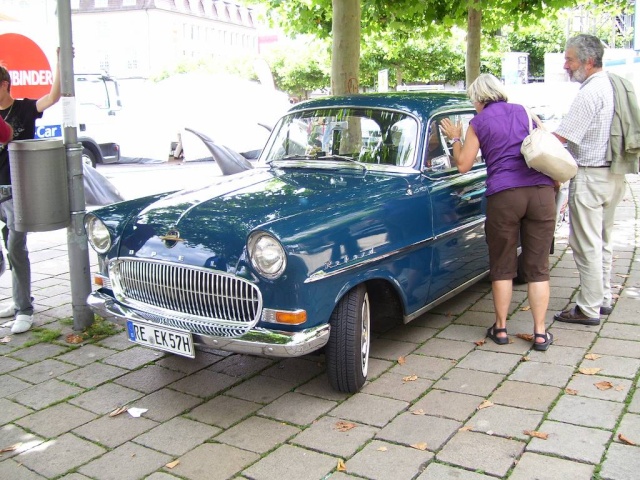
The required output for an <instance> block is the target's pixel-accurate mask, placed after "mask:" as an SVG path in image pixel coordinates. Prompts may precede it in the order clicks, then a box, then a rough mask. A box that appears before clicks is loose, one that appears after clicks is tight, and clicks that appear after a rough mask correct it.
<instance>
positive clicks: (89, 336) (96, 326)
mask: <svg viewBox="0 0 640 480" xmlns="http://www.w3.org/2000/svg"><path fill="white" fill-rule="evenodd" d="M121 331H122V327H120V326H118V325H116V324H114V323H111V322H108V321H106V320H105V319H104V318H102V317H100V316H99V315H96V316H95V320H94V321H93V323H92V324H91V325H90V326H89V327H87V328H85V329H84V330H83V332H82V336H83V337H84V338H85V339H86V340H101V339H103V338H105V337H110V336H111V335H115V334H116V333H119V332H121Z"/></svg>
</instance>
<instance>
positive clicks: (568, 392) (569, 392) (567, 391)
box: [564, 388, 578, 395]
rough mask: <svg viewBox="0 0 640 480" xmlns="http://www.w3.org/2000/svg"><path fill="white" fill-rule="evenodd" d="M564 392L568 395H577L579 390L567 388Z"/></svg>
mask: <svg viewBox="0 0 640 480" xmlns="http://www.w3.org/2000/svg"><path fill="white" fill-rule="evenodd" d="M564 393H566V394H567V395H577V394H578V391H577V390H574V389H573V388H565V389H564Z"/></svg>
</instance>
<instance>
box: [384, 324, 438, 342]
mask: <svg viewBox="0 0 640 480" xmlns="http://www.w3.org/2000/svg"><path fill="white" fill-rule="evenodd" d="M436 333H438V330H436V329H435V328H426V327H418V326H414V325H413V324H411V325H399V326H397V327H394V328H392V329H391V330H388V331H386V332H384V333H383V334H381V335H380V338H386V339H388V340H397V341H398V342H409V343H418V344H420V343H424V342H426V341H427V340H429V339H430V338H431V337H433V336H434V335H435V334H436Z"/></svg>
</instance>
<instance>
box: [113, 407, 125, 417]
mask: <svg viewBox="0 0 640 480" xmlns="http://www.w3.org/2000/svg"><path fill="white" fill-rule="evenodd" d="M126 411H127V407H126V406H124V407H118V408H116V409H115V410H114V411H113V412H111V413H110V414H109V416H110V417H115V416H117V415H120V414H121V413H124V412H126Z"/></svg>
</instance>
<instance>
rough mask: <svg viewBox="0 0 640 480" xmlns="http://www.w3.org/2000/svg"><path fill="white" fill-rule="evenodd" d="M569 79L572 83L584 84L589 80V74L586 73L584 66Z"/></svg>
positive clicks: (572, 73)
mask: <svg viewBox="0 0 640 480" xmlns="http://www.w3.org/2000/svg"><path fill="white" fill-rule="evenodd" d="M569 78H570V79H571V81H572V82H577V83H582V82H584V81H585V80H586V79H587V72H586V71H585V68H584V65H580V68H578V70H576V71H575V72H571V74H570V75H569Z"/></svg>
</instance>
